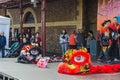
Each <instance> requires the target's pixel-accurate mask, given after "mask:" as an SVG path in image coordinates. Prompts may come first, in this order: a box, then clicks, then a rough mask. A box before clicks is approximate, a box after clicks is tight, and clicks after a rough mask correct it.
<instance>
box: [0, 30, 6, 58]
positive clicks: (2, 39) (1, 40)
mask: <svg viewBox="0 0 120 80" xmlns="http://www.w3.org/2000/svg"><path fill="white" fill-rule="evenodd" d="M0 44H1V51H2V58H4V57H5V45H6V37H5V36H4V32H1V36H0Z"/></svg>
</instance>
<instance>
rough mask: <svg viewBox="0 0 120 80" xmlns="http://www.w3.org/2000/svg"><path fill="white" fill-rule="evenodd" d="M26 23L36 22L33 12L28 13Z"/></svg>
mask: <svg viewBox="0 0 120 80" xmlns="http://www.w3.org/2000/svg"><path fill="white" fill-rule="evenodd" d="M25 23H34V17H33V15H32V13H31V12H28V13H27V14H26V18H25Z"/></svg>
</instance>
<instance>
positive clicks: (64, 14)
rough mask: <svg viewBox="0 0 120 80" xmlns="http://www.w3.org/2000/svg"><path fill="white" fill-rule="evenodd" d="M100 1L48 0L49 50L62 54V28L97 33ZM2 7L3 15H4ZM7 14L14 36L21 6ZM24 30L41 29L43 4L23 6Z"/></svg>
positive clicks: (36, 30) (47, 37) (13, 35)
mask: <svg viewBox="0 0 120 80" xmlns="http://www.w3.org/2000/svg"><path fill="white" fill-rule="evenodd" d="M97 7H98V0H50V1H47V13H46V21H47V23H46V43H47V44H46V50H47V52H51V53H60V46H59V40H58V37H59V34H60V33H61V30H62V29H66V30H67V32H68V33H71V32H72V31H73V30H76V29H78V28H82V29H85V30H93V31H94V33H95V34H96V33H97V27H96V26H97ZM2 12H3V11H2V9H1V11H0V15H3V13H2ZM6 14H7V16H9V17H10V18H11V29H12V37H13V38H14V37H16V34H17V32H18V33H19V27H20V24H19V22H20V21H19V20H20V19H19V9H17V8H15V9H7V13H6ZM23 23H24V24H23V31H24V32H27V31H28V29H29V30H30V32H31V33H34V32H40V29H41V5H40V4H38V5H37V7H32V6H31V7H24V10H23Z"/></svg>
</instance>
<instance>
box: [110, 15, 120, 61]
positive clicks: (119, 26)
mask: <svg viewBox="0 0 120 80" xmlns="http://www.w3.org/2000/svg"><path fill="white" fill-rule="evenodd" d="M110 28H111V29H112V35H113V41H112V46H111V47H112V50H113V55H114V61H120V60H119V48H118V46H119V36H118V35H119V32H118V31H119V29H120V24H118V18H117V17H114V18H113V23H112V24H111V25H110Z"/></svg>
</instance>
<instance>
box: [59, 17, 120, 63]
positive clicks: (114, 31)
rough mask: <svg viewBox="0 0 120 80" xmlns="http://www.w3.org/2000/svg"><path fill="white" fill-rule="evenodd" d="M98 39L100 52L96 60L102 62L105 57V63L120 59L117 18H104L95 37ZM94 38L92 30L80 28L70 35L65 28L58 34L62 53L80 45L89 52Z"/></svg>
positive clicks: (119, 35) (119, 34) (119, 31)
mask: <svg viewBox="0 0 120 80" xmlns="http://www.w3.org/2000/svg"><path fill="white" fill-rule="evenodd" d="M96 39H97V40H99V41H100V54H99V56H98V60H97V61H98V62H103V60H104V59H103V57H105V59H106V62H107V63H111V62H112V61H120V60H119V59H120V57H119V56H120V55H119V53H120V52H119V48H120V24H119V23H118V18H117V17H114V18H113V20H112V21H111V20H105V21H104V22H103V23H102V28H101V30H100V31H99V33H98V36H97V38H96ZM91 40H95V37H94V34H93V31H91V30H90V31H88V32H87V34H85V33H84V31H83V30H82V29H78V31H77V32H76V31H73V32H72V33H71V34H70V35H68V34H67V32H66V30H62V33H61V34H60V36H59V42H60V45H61V49H62V54H64V53H65V52H66V50H67V49H68V48H69V49H80V48H81V47H82V46H84V47H86V48H87V50H88V52H90V41H91Z"/></svg>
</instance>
